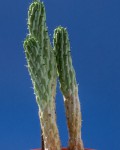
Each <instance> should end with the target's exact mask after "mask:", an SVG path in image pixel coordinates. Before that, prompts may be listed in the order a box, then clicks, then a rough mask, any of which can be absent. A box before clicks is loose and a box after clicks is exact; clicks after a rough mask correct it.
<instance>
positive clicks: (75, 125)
mask: <svg viewBox="0 0 120 150" xmlns="http://www.w3.org/2000/svg"><path fill="white" fill-rule="evenodd" d="M53 38H54V41H53V43H54V51H55V54H56V61H57V71H58V76H59V82H60V88H61V91H62V93H63V96H64V104H65V109H66V117H67V125H68V130H69V150H84V148H83V143H82V139H81V111H80V102H79V96H78V85H77V82H76V75H75V71H74V68H73V65H72V59H71V55H70V42H69V38H68V33H67V30H66V29H65V28H63V27H58V28H56V29H55V30H54V37H53Z"/></svg>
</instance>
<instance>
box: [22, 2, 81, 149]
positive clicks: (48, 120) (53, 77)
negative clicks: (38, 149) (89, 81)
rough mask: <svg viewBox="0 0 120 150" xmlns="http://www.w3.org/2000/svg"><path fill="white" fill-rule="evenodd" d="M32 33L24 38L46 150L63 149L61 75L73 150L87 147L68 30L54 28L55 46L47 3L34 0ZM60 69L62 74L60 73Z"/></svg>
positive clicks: (30, 11)
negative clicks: (59, 102)
mask: <svg viewBox="0 0 120 150" xmlns="http://www.w3.org/2000/svg"><path fill="white" fill-rule="evenodd" d="M28 29H29V34H28V35H27V37H26V39H25V40H24V44H23V46H24V50H25V55H26V60H27V66H28V71H29V74H30V77H31V80H32V84H33V88H34V93H35V95H36V101H37V104H38V108H39V118H40V124H41V129H42V134H43V140H44V149H45V150H61V142H60V137H59V132H58V128H57V124H56V113H55V95H56V83H57V82H56V81H57V76H58V77H59V82H60V89H61V91H62V93H63V96H64V103H65V109H66V117H67V124H68V131H69V146H68V148H69V150H84V148H83V143H82V140H81V111H80V103H79V97H78V86H77V83H76V77H75V71H74V68H73V66H72V59H71V55H70V43H69V39H68V33H67V30H66V29H65V28H63V27H58V28H57V29H55V30H54V37H53V43H54V45H53V47H52V45H51V43H50V37H49V35H48V28H47V25H46V12H45V7H44V4H43V2H40V1H39V0H34V1H33V2H32V3H31V4H30V7H29V10H28ZM57 72H58V73H57Z"/></svg>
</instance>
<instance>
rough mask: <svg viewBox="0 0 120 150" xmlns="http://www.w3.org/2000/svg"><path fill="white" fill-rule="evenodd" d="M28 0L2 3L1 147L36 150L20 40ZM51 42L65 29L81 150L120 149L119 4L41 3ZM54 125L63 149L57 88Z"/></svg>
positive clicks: (99, 0) (110, 0)
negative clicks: (56, 31)
mask: <svg viewBox="0 0 120 150" xmlns="http://www.w3.org/2000/svg"><path fill="white" fill-rule="evenodd" d="M30 3H31V1H30V0H21V1H15V0H12V1H10V0H5V1H1V3H0V20H1V21H0V149H5V150H7V149H9V150H29V149H31V148H36V147H40V124H39V118H38V107H37V104H36V102H35V96H34V94H33V89H32V83H31V80H30V77H29V74H28V71H27V68H26V67H25V65H26V60H25V55H24V50H23V46H22V43H23V40H24V38H25V37H26V34H27V33H28V30H27V25H26V24H27V21H26V19H27V10H28V6H29V4H30ZM44 3H45V7H46V11H47V25H48V29H49V34H51V39H52V35H53V30H54V28H56V27H57V26H58V25H62V26H64V27H67V29H68V32H69V37H70V41H71V53H72V58H73V65H74V68H75V71H76V75H77V82H78V84H79V96H80V102H81V109H82V118H83V122H82V124H83V127H82V138H83V142H84V145H85V147H90V148H95V149H97V150H115V149H116V150H117V149H118V150H119V149H120V142H119V141H120V1H119V0H74V1H72V0H66V1H65V0H60V1H58V0H51V1H50V0H49V1H47V0H44ZM56 102H57V119H58V120H57V122H58V127H59V132H60V137H61V141H62V145H63V146H67V140H68V135H67V127H66V122H65V114H64V107H63V99H62V95H61V93H60V91H59V87H58V88H57V96H56Z"/></svg>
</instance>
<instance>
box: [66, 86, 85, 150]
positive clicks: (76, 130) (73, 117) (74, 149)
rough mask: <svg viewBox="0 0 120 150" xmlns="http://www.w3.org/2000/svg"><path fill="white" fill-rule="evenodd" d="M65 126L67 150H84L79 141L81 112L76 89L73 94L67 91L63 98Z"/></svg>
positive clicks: (80, 140)
mask: <svg viewBox="0 0 120 150" xmlns="http://www.w3.org/2000/svg"><path fill="white" fill-rule="evenodd" d="M64 103H65V109H66V117H67V125H68V131H69V146H68V147H69V150H84V147H83V142H82V139H81V122H82V120H81V111H80V102H79V96H78V88H75V90H74V92H72V91H69V92H68V93H67V94H66V95H65V96H64Z"/></svg>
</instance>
